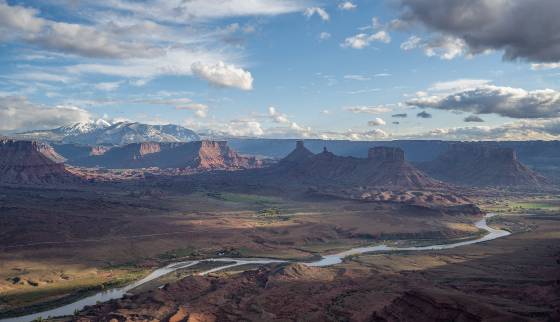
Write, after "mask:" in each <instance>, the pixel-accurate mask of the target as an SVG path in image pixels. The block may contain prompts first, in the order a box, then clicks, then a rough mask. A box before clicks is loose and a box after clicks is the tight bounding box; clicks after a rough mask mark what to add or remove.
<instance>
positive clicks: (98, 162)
mask: <svg viewBox="0 0 560 322" xmlns="http://www.w3.org/2000/svg"><path fill="white" fill-rule="evenodd" d="M75 164H76V165H79V166H89V167H93V166H99V167H104V168H121V169H124V168H127V169H138V168H149V167H158V168H162V169H164V168H188V169H194V170H235V169H248V168H255V167H258V166H259V165H260V163H259V162H258V161H257V160H256V159H255V158H250V157H244V156H241V155H239V154H238V153H237V152H235V151H234V150H232V149H231V148H229V146H228V145H227V142H225V141H196V142H188V143H182V142H181V143H160V142H145V143H133V144H128V145H125V146H122V147H114V148H112V149H110V150H108V151H106V152H105V153H103V154H100V155H91V156H89V157H87V158H83V159H79V160H75Z"/></svg>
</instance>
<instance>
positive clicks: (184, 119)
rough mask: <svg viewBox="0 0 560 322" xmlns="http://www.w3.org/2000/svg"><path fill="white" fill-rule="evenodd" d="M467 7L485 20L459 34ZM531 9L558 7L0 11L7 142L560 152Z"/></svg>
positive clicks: (153, 5)
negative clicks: (67, 134)
mask: <svg viewBox="0 0 560 322" xmlns="http://www.w3.org/2000/svg"><path fill="white" fill-rule="evenodd" d="M465 3H467V5H468V6H471V8H468V10H467V12H470V11H469V10H472V12H474V13H477V15H468V14H461V15H460V16H458V17H456V18H454V19H453V20H452V21H453V22H450V20H448V17H451V18H453V14H457V12H458V11H457V10H456V9H457V8H463V9H464V6H465ZM528 3H530V4H531V5H532V8H533V10H536V11H539V10H542V12H544V13H558V12H559V11H560V4H556V3H555V2H554V1H549V0H531V1H521V0H511V1H501V0H500V1H494V0H478V1H466V2H465V1H462V0H454V1H447V2H445V1H443V2H442V1H440V0H437V1H427V0H377V1H374V0H363V1H313V0H310V1H292V0H268V1H265V0H216V1H202V0H194V1H180V0H175V1H173V0H172V1H163V0H146V1H128V0H110V1H103V2H101V3H100V2H99V1H93V0H85V1H70V0H43V1H5V0H0V34H1V36H0V48H1V51H0V131H2V132H6V133H9V132H14V131H15V132H17V131H23V130H28V129H38V128H51V127H56V126H60V125H65V124H67V123H73V122H83V121H90V120H96V119H98V118H104V119H107V120H110V121H121V120H126V121H139V122H145V123H154V124H166V123H174V124H180V125H184V126H186V127H189V128H192V129H194V130H195V131H199V132H205V133H213V134H215V135H225V136H248V137H278V138H285V137H304V138H305V137H308V138H311V137H318V138H330V139H352V140H379V139H402V138H413V139H414V138H433V139H465V140H480V139H483V140H484V139H558V138H559V137H560V121H559V117H560V94H559V92H558V90H559V88H558V79H559V77H560V70H558V69H559V68H560V64H558V62H559V61H560V53H557V52H556V50H557V49H556V48H555V47H560V44H558V43H557V42H558V40H557V39H555V38H556V37H554V34H558V32H560V30H559V29H560V24H559V23H558V22H555V21H554V20H557V19H555V18H554V15H553V14H551V15H550V18H548V16H549V15H546V14H545V15H541V17H542V18H540V19H538V18H535V19H531V17H529V18H527V15H526V14H524V10H528V9H527V4H528ZM498 4H499V5H498ZM430 6H434V8H430ZM446 6H447V7H446ZM453 6H456V7H453ZM461 6H462V7H461ZM438 8H439V9H438ZM426 9H430V10H432V9H433V10H435V13H433V11H430V10H426ZM436 9H437V10H440V9H441V10H443V9H445V10H443V11H442V14H441V15H438V11H437V10H436ZM463 9H461V10H463ZM481 10H482V11H481ZM426 12H432V13H431V14H429V15H428V14H426ZM480 12H484V14H483V15H480ZM480 16H482V18H479V17H480ZM473 17H476V18H473ZM481 19H482V20H481ZM484 19H486V20H484ZM546 19H551V20H550V21H546ZM521 20H522V21H521ZM455 21H459V22H461V24H460V25H453V24H454V23H455ZM521 22H523V23H521ZM521 26H522V27H521ZM543 26H545V27H543ZM520 28H523V29H520ZM533 28H534V29H535V33H536V32H538V35H539V37H541V38H543V39H541V40H542V41H540V42H535V43H532V42H533V41H534V38H535V36H534V35H535V34H533ZM543 28H545V29H546V28H549V29H550V30H543ZM504 30H508V31H504ZM504 32H511V35H510V34H507V35H506V36H507V37H505V36H504V34H503V33H504ZM543 34H544V35H545V36H542V35H543ZM548 34H549V37H550V39H547V38H546V35H548ZM503 39H512V40H511V43H507V42H506V43H504V41H503ZM404 114H406V117H402V116H404ZM419 114H420V115H423V116H424V117H419V116H418V115H419ZM394 115H401V117H394ZM397 123H398V124H397Z"/></svg>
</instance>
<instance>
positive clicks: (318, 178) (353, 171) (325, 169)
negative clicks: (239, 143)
mask: <svg viewBox="0 0 560 322" xmlns="http://www.w3.org/2000/svg"><path fill="white" fill-rule="evenodd" d="M310 153H311V152H309V150H307V149H305V147H304V146H303V143H302V142H298V143H297V147H296V149H295V150H294V151H293V152H292V153H290V154H289V155H288V156H287V157H286V158H284V159H283V160H282V161H280V163H279V164H278V166H277V168H278V169H279V171H280V172H286V174H289V175H292V176H297V177H298V178H301V180H302V181H304V182H306V183H317V184H322V183H335V184H338V185H340V184H344V185H351V186H376V187H393V188H399V189H402V188H406V189H422V188H438V187H443V186H444V185H443V184H442V183H441V182H438V181H437V180H434V179H432V178H430V177H429V176H427V175H426V174H424V173H423V172H422V171H420V170H418V169H416V168H415V167H414V166H412V165H411V164H410V163H408V162H407V161H406V160H405V157H404V152H403V150H402V149H400V148H393V147H375V148H372V149H370V150H369V152H368V157H367V158H354V157H341V156H337V155H335V154H333V153H331V152H329V151H327V149H326V148H325V149H324V150H323V152H322V153H319V154H316V155H313V154H310Z"/></svg>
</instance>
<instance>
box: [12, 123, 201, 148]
mask: <svg viewBox="0 0 560 322" xmlns="http://www.w3.org/2000/svg"><path fill="white" fill-rule="evenodd" d="M19 135H20V136H21V137H24V138H31V139H34V140H44V141H49V142H62V143H74V144H81V145H125V144H130V143H141V142H191V141H196V140H200V138H199V136H198V135H197V134H196V133H194V132H193V131H191V130H189V129H186V128H184V127H182V126H179V125H172V124H169V125H149V124H142V123H130V122H118V123H114V124H110V123H108V122H106V121H103V120H99V121H97V122H90V123H76V124H72V125H68V126H63V127H59V128H56V129H52V130H43V131H30V132H24V133H20V134H19Z"/></svg>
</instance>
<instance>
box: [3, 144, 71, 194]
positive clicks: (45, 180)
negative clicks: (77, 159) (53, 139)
mask: <svg viewBox="0 0 560 322" xmlns="http://www.w3.org/2000/svg"><path fill="white" fill-rule="evenodd" d="M63 160H64V158H62V157H61V156H60V155H58V154H57V153H56V152H55V151H54V150H53V149H52V148H51V147H50V146H49V145H48V144H43V143H39V142H35V141H17V140H12V139H1V140H0V183H9V184H24V185H25V184H58V183H66V182H71V181H76V180H77V178H76V177H74V176H73V175H71V174H70V173H69V172H67V171H66V169H65V166H64V163H63Z"/></svg>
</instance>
